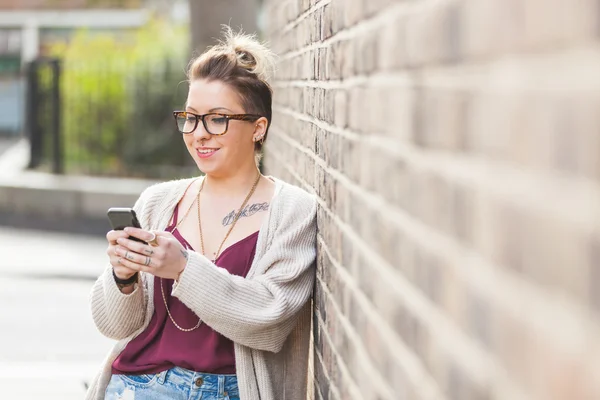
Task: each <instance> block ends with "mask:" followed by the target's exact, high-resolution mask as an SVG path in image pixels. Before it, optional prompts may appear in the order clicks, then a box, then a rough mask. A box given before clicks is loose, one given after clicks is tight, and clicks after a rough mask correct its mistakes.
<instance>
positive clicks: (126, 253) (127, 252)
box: [125, 251, 129, 260]
mask: <svg viewBox="0 0 600 400" xmlns="http://www.w3.org/2000/svg"><path fill="white" fill-rule="evenodd" d="M125 258H126V259H128V260H129V251H126V252H125Z"/></svg>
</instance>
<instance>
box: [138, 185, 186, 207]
mask: <svg viewBox="0 0 600 400" xmlns="http://www.w3.org/2000/svg"><path fill="white" fill-rule="evenodd" d="M194 179H197V178H187V179H176V180H172V181H167V182H160V183H156V184H154V185H151V186H149V187H147V188H146V189H145V190H144V191H143V192H142V194H141V195H140V199H139V202H140V203H142V204H144V206H145V207H146V208H154V206H156V205H157V204H158V203H165V202H166V203H169V202H170V201H171V200H174V199H178V198H179V197H180V196H181V195H182V194H183V192H185V189H186V188H187V187H188V186H189V185H190V184H191V183H192V181H193V180H194Z"/></svg>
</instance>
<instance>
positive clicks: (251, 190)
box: [198, 171, 261, 263]
mask: <svg viewBox="0 0 600 400" xmlns="http://www.w3.org/2000/svg"><path fill="white" fill-rule="evenodd" d="M260 177H261V174H260V171H259V172H258V175H257V176H256V180H255V181H254V185H252V189H250V192H249V193H248V195H247V196H246V199H245V200H244V202H243V203H242V206H241V207H240V211H239V212H238V213H237V214H236V215H235V219H234V220H233V223H232V224H231V228H229V230H228V231H227V234H225V237H224V238H223V241H222V242H221V244H220V245H219V248H218V249H217V252H216V253H215V257H214V259H212V260H211V261H212V262H213V263H214V262H215V261H216V260H217V258H219V253H220V252H221V248H223V244H225V241H227V238H228V237H229V234H230V233H231V231H232V230H233V228H234V227H235V224H236V223H237V221H238V219H240V215H242V210H243V209H244V207H246V204H247V203H248V200H250V197H252V195H253V194H254V191H255V190H256V187H257V186H258V182H259V181H260ZM204 182H205V181H204V180H203V181H202V184H201V185H200V190H198V231H199V232H200V250H201V251H202V254H204V255H206V254H205V253H204V238H203V237H202V221H201V218H200V192H201V191H202V188H203V187H204Z"/></svg>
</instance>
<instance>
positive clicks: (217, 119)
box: [210, 115, 227, 125]
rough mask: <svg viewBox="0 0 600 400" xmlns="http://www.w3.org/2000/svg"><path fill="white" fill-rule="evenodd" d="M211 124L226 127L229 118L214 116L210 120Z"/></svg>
mask: <svg viewBox="0 0 600 400" xmlns="http://www.w3.org/2000/svg"><path fill="white" fill-rule="evenodd" d="M210 122H211V123H213V124H216V125H225V123H226V122H227V118H225V117H221V116H218V115H213V116H212V117H211V118H210Z"/></svg>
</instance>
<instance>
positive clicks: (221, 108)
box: [185, 104, 235, 113]
mask: <svg viewBox="0 0 600 400" xmlns="http://www.w3.org/2000/svg"><path fill="white" fill-rule="evenodd" d="M185 109H186V110H188V109H189V110H192V111H193V112H195V113H198V112H199V111H198V110H196V109H195V108H194V107H192V106H188V105H187V104H186V106H185ZM217 110H225V111H229V112H231V113H235V112H234V111H233V110H230V109H229V108H226V107H214V108H211V109H210V110H208V112H209V113H212V112H215V111H217Z"/></svg>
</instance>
